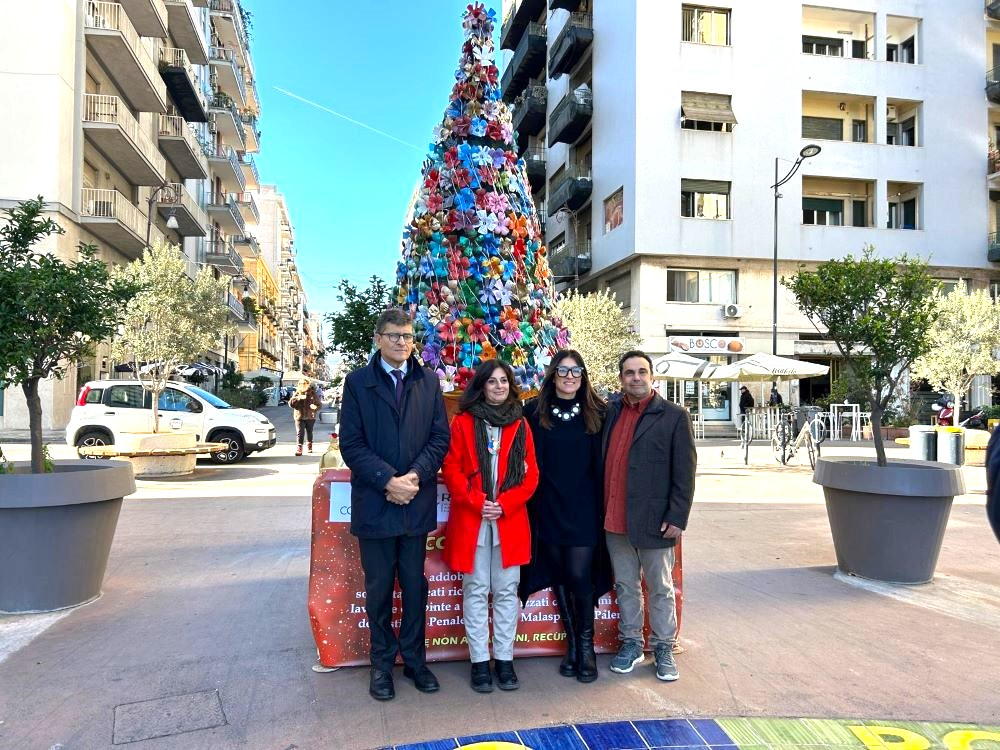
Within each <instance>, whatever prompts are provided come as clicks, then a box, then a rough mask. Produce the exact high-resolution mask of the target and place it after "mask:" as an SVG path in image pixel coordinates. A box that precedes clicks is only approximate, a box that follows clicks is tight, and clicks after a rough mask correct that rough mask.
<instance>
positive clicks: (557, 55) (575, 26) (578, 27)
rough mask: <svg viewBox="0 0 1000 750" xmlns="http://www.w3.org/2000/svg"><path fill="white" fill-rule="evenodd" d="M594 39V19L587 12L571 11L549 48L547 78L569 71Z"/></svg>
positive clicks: (556, 76) (581, 57)
mask: <svg viewBox="0 0 1000 750" xmlns="http://www.w3.org/2000/svg"><path fill="white" fill-rule="evenodd" d="M593 41H594V20H593V18H592V17H591V16H590V14H589V13H572V14H570V17H569V20H568V21H566V25H565V26H564V27H563V30H562V31H560V32H559V36H557V37H556V40H555V41H554V42H553V43H552V48H551V49H550V50H549V78H558V77H559V76H561V75H563V74H564V73H569V72H570V71H571V70H572V69H573V66H575V65H576V64H577V63H578V62H579V61H580V60H581V59H583V55H584V54H585V53H586V51H587V48H588V47H590V44H591V42H593Z"/></svg>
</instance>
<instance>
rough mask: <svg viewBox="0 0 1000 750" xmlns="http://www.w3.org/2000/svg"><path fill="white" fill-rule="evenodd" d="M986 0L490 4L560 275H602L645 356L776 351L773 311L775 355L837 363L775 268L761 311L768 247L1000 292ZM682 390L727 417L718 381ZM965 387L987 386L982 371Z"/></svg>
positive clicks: (787, 258)
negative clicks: (912, 259) (911, 259)
mask: <svg viewBox="0 0 1000 750" xmlns="http://www.w3.org/2000/svg"><path fill="white" fill-rule="evenodd" d="M995 6H1000V3H992V4H990V5H988V6H987V8H986V10H985V12H984V4H983V2H981V0H955V1H954V2H948V3H925V2H915V1H913V0H876V1H875V2H872V3H859V2H832V3H825V4H803V3H801V2H792V1H791V0H778V2H774V3H769V4H768V7H767V12H766V13H765V12H762V10H763V9H762V7H761V4H760V3H757V2H753V0H729V2H721V1H720V2H712V3H710V4H709V3H706V4H697V3H688V2H679V1H676V0H630V2H612V1H611V0H548V3H546V2H545V0H521V1H520V2H510V1H508V2H505V4H504V22H503V25H502V28H501V46H502V47H503V48H504V49H506V50H508V52H507V54H506V65H505V67H504V73H503V77H502V87H503V91H504V99H505V100H507V101H509V102H511V103H513V105H514V125H515V128H516V129H517V130H518V148H519V150H520V152H521V154H522V156H523V157H524V158H525V161H526V164H527V171H528V176H529V179H531V181H532V185H533V187H534V190H535V201H536V205H537V206H538V207H539V211H540V215H541V218H542V220H543V222H544V224H545V236H546V240H547V244H548V247H549V252H550V262H551V265H552V268H553V273H554V274H556V275H557V278H558V279H559V281H560V282H561V285H564V286H576V287H579V288H580V289H581V290H584V291H587V290H594V289H598V288H605V287H609V288H611V289H613V290H614V291H615V292H616V294H617V297H618V299H619V300H620V301H621V302H622V303H623V304H624V305H625V307H626V308H628V309H629V311H630V312H631V313H633V314H634V316H635V317H636V319H637V321H638V326H639V332H640V334H641V336H642V340H643V346H644V347H645V348H646V349H647V351H649V352H650V353H653V354H663V353H666V352H669V351H672V350H682V351H687V352H688V353H689V354H695V355H696V356H704V357H710V358H712V359H713V360H715V361H718V362H727V361H731V360H733V359H734V358H737V357H741V356H744V355H747V354H751V353H755V352H759V351H766V352H770V351H771V348H772V327H773V326H774V324H775V322H776V326H777V353H778V354H779V355H783V356H791V357H798V358H801V359H809V360H812V361H817V362H820V363H823V364H828V365H831V366H832V371H831V375H832V376H834V377H836V375H837V373H838V370H839V364H840V363H839V361H838V360H837V358H836V353H835V350H834V348H833V346H832V344H831V343H830V342H828V341H825V340H824V339H823V336H822V335H821V334H820V333H818V332H817V331H816V330H815V329H814V328H813V326H812V325H811V324H810V323H809V322H808V321H807V320H806V319H805V318H804V317H803V316H802V315H801V314H800V313H799V312H798V310H797V308H796V306H795V304H794V300H793V298H792V297H791V295H790V294H789V293H788V292H786V290H785V289H784V288H783V287H781V286H780V285H779V286H778V294H777V316H776V320H775V316H774V315H773V308H772V305H773V292H772V290H773V285H774V278H775V274H774V272H773V263H774V256H775V254H776V255H777V258H778V260H777V275H778V277H780V276H782V275H784V276H788V275H791V274H793V273H795V271H796V270H797V269H798V268H799V266H800V264H802V263H805V264H815V263H817V262H820V261H824V260H829V259H831V258H837V257H843V256H844V255H846V254H847V253H850V252H853V253H855V254H857V253H859V252H861V251H862V250H863V248H864V247H865V246H866V245H869V244H870V245H873V246H874V247H875V248H876V251H877V253H878V254H879V255H880V256H886V257H888V256H895V255H898V254H900V253H903V252H906V253H909V254H911V255H917V256H920V257H923V258H926V259H928V260H929V262H930V264H931V267H932V270H933V272H934V274H935V275H936V276H938V277H939V278H941V279H943V280H945V281H953V282H955V283H958V282H959V280H962V283H965V284H968V285H969V286H970V287H972V288H983V287H988V288H990V289H991V290H993V291H994V294H996V293H997V291H998V290H1000V266H997V265H996V264H995V263H996V261H1000V244H998V243H997V241H996V236H997V235H996V231H997V217H998V215H1000V192H995V191H997V190H998V189H1000V173H998V171H1000V153H998V152H996V151H989V149H988V144H995V143H997V142H1000V103H998V102H1000V83H998V82H997V81H996V76H995V75H994V73H993V70H992V69H994V68H996V67H997V66H1000V21H998V20H996V19H997V18H1000V7H995ZM997 72H1000V71H997ZM984 74H986V78H985V79H984ZM984 85H985V90H984ZM994 100H996V101H994ZM809 144H815V145H818V146H819V147H820V148H821V151H820V152H819V153H818V154H816V155H815V156H812V157H810V158H806V159H804V160H802V162H801V164H800V169H799V170H798V172H797V173H796V174H795V175H794V177H793V178H792V179H791V180H790V181H789V182H787V183H786V184H784V185H783V186H782V187H781V188H780V193H779V194H780V198H778V199H775V193H774V190H773V189H772V186H773V185H774V184H775V182H776V179H775V177H776V170H777V177H778V178H781V177H783V176H784V175H785V174H786V173H787V172H788V171H790V168H792V167H793V166H794V164H795V161H796V159H797V158H798V157H799V153H800V151H801V150H802V149H803V148H804V147H805V146H807V145H809ZM988 157H989V158H988ZM776 160H777V165H776ZM776 204H777V223H776V224H775V205H776ZM775 246H776V247H777V251H776V253H775V249H774V248H775ZM983 380H984V381H985V380H986V379H983ZM829 385H830V379H829V378H826V379H825V381H824V379H812V380H806V381H802V382H801V386H799V385H798V384H793V386H792V389H793V390H792V393H791V394H788V395H790V396H791V397H792V400H793V402H797V401H799V400H801V401H803V402H805V401H808V400H811V399H812V398H815V397H816V396H818V395H822V391H823V389H824V388H825V390H826V391H827V392H828V390H829ZM695 387H698V388H702V389H703V393H702V399H701V401H702V403H704V404H707V406H705V407H704V408H705V413H704V416H705V418H706V419H708V420H712V419H715V420H719V421H728V420H730V419H732V417H733V414H734V412H735V409H734V407H733V403H734V398H733V397H734V395H735V394H734V392H733V391H732V390H729V389H719V387H718V386H717V385H714V386H710V385H708V384H705V385H698V386H696V384H693V383H691V384H686V385H685V388H686V389H688V391H689V392H686V393H684V394H674V395H676V396H679V397H683V399H684V400H685V402H690V403H692V404H693V403H697V401H698V400H697V399H695V398H693V397H692V395H693V394H694V390H693V389H694V388H695ZM798 387H801V388H802V389H803V391H802V393H798V392H797V389H798ZM974 390H975V392H974V394H973V403H981V402H983V401H985V402H987V403H988V402H989V387H988V382H980V384H979V385H978V387H977V388H976V389H974ZM679 400H680V399H679Z"/></svg>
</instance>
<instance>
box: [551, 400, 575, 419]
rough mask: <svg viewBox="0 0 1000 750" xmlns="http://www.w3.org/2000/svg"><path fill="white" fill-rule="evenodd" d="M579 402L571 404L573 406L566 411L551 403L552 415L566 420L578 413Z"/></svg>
mask: <svg viewBox="0 0 1000 750" xmlns="http://www.w3.org/2000/svg"><path fill="white" fill-rule="evenodd" d="M579 413H580V404H573V408H572V409H569V410H568V411H563V410H562V409H560V408H559V407H558V406H556V405H555V404H553V405H552V416H553V417H555V418H556V419H561V420H562V421H563V422H568V421H569V420H571V419H572V418H573V417H575V416H577V415H579Z"/></svg>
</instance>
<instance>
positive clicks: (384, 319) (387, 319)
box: [375, 307, 413, 333]
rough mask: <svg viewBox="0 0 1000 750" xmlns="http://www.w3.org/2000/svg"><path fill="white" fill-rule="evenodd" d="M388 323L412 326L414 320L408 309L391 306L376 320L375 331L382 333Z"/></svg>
mask: <svg viewBox="0 0 1000 750" xmlns="http://www.w3.org/2000/svg"><path fill="white" fill-rule="evenodd" d="M387 325H390V326H412V325H413V321H412V320H410V315H409V313H407V312H406V310H402V309H400V308H398V307H390V308H389V309H388V310H383V311H382V314H381V315H379V316H378V320H377V321H375V333H382V331H384V330H385V327H386V326H387Z"/></svg>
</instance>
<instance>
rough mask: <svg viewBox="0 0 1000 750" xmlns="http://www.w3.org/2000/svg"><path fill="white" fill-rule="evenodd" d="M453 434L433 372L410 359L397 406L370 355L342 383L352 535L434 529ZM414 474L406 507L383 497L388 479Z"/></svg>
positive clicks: (376, 358) (389, 385) (388, 382)
mask: <svg viewBox="0 0 1000 750" xmlns="http://www.w3.org/2000/svg"><path fill="white" fill-rule="evenodd" d="M450 441H451V432H450V430H449V428H448V417H447V415H446V414H445V409H444V397H443V396H442V395H441V386H440V384H439V382H438V377H437V375H435V374H434V373H433V372H432V371H431V370H428V369H426V368H424V367H422V366H421V365H420V363H419V362H418V361H417V358H416V357H414V356H411V357H410V359H409V363H408V370H407V373H406V377H405V378H404V379H403V397H402V400H401V402H400V406H399V407H397V406H396V398H395V388H394V385H393V383H392V379H391V378H390V377H389V375H388V373H386V372H385V370H383V369H382V362H381V357H380V355H379V354H378V353H377V352H376V353H375V355H374V356H373V357H372V358H371V360H370V361H369V362H368V365H367V366H366V367H362V368H361V369H360V370H355V371H354V372H352V373H351V374H350V375H348V376H347V378H346V379H345V380H344V398H343V403H342V406H341V413H340V453H341V455H342V456H343V457H344V463H346V464H347V466H348V468H350V470H351V533H352V534H354V535H355V536H357V537H360V538H362V539H384V538H387V537H393V536H418V535H421V534H427V533H429V532H431V531H433V530H434V529H435V527H436V526H437V472H438V469H440V468H441V464H442V462H443V461H444V456H445V454H446V453H447V452H448V444H449V442H450ZM411 470H412V471H415V472H416V473H417V475H418V476H419V477H420V490H419V491H418V492H417V495H416V497H414V498H413V500H411V501H410V503H409V505H396V504H394V503H390V502H389V501H388V500H386V498H385V486H386V484H387V483H388V482H389V480H390V479H391V478H392V477H396V476H402V475H404V474H408V473H409V472H410V471H411Z"/></svg>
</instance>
